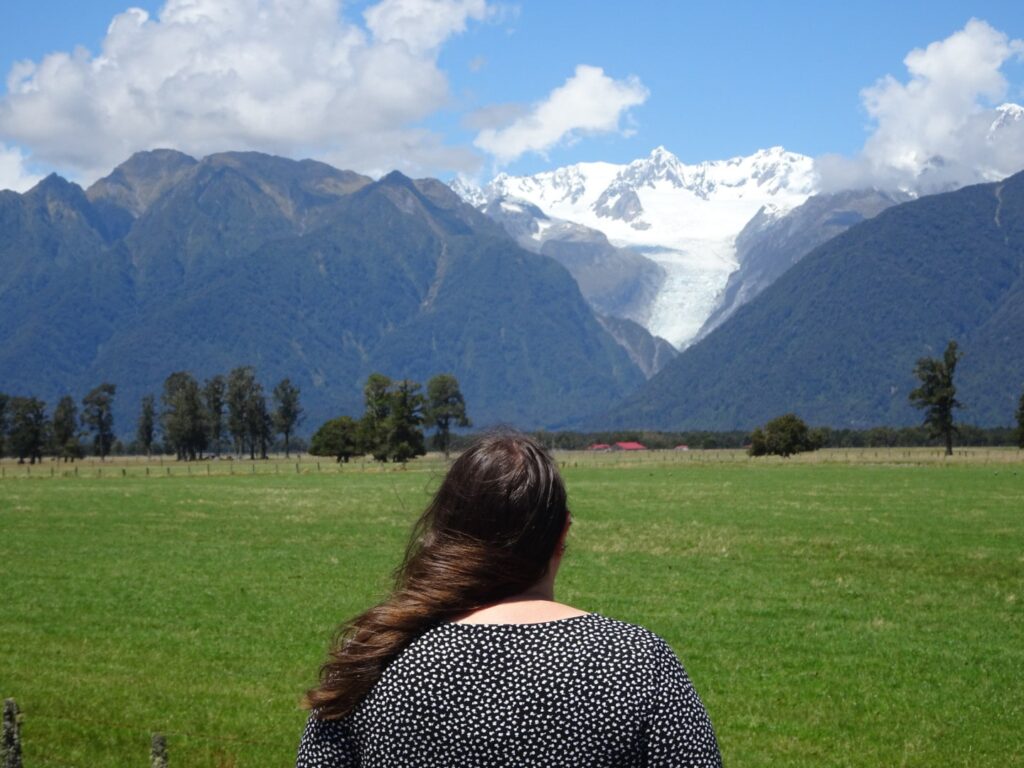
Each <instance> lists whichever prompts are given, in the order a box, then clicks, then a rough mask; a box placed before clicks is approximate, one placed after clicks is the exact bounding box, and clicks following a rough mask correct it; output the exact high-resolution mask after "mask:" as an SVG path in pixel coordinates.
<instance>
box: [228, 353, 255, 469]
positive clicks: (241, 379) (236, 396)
mask: <svg viewBox="0 0 1024 768" xmlns="http://www.w3.org/2000/svg"><path fill="white" fill-rule="evenodd" d="M255 388H256V374H255V372H254V371H253V369H252V368H251V367H250V366H248V365H243V366H240V367H238V368H235V369H234V370H232V371H231V373H229V374H228V386H227V405H228V432H229V433H230V434H231V439H232V442H233V443H234V448H235V453H236V454H238V456H239V457H241V455H242V453H243V452H244V451H245V447H246V439H247V438H248V436H249V416H250V414H249V410H250V408H251V401H252V399H253V391H254V390H255Z"/></svg>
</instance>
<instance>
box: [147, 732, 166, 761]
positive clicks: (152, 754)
mask: <svg viewBox="0 0 1024 768" xmlns="http://www.w3.org/2000/svg"><path fill="white" fill-rule="evenodd" d="M149 759H150V766H151V768H167V739H166V738H164V735H163V734H162V733H154V734H153V742H152V744H151V746H150V748H149Z"/></svg>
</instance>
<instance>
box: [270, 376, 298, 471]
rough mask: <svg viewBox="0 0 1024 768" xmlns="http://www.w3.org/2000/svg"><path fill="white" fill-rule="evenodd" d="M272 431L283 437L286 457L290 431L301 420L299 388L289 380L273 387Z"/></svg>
mask: <svg viewBox="0 0 1024 768" xmlns="http://www.w3.org/2000/svg"><path fill="white" fill-rule="evenodd" d="M274 403H275V405H276V407H275V408H274V416H273V418H274V430H275V431H276V432H280V433H281V434H282V435H284V455H285V458H287V457H288V455H289V453H288V440H289V438H291V435H292V431H293V430H294V429H295V426H296V425H297V424H298V423H299V420H300V419H301V418H302V406H301V405H299V388H298V387H296V386H295V385H294V384H292V382H291V380H290V379H282V380H281V382H280V383H279V384H278V385H277V386H276V387H274Z"/></svg>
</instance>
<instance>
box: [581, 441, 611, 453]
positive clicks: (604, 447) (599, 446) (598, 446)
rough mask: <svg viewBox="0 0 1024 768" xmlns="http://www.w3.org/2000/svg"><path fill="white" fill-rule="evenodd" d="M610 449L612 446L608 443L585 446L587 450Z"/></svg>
mask: <svg viewBox="0 0 1024 768" xmlns="http://www.w3.org/2000/svg"><path fill="white" fill-rule="evenodd" d="M611 449H612V447H611V446H610V445H608V443H594V444H593V445H588V446H587V450H588V451H610V450H611Z"/></svg>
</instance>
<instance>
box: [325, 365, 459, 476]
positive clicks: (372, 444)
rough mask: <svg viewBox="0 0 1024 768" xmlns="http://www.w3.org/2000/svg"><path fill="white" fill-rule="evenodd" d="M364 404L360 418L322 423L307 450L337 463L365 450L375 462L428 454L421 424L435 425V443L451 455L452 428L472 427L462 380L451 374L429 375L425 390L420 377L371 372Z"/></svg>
mask: <svg viewBox="0 0 1024 768" xmlns="http://www.w3.org/2000/svg"><path fill="white" fill-rule="evenodd" d="M363 403H364V411H363V415H362V417H361V418H359V419H355V418H353V417H351V416H339V417H338V418H336V419H331V420H330V421H328V422H326V423H325V424H323V425H322V426H321V427H320V428H319V429H318V430H317V431H316V433H315V434H314V435H313V440H312V442H311V443H310V448H309V452H310V453H312V454H314V455H316V456H333V457H335V459H337V461H339V462H342V461H348V460H349V459H350V458H352V457H353V456H364V455H366V454H371V455H372V456H373V458H374V459H376V460H377V461H388V460H391V461H398V462H405V461H408V460H409V459H411V458H414V457H415V456H422V455H423V454H424V453H426V445H425V442H424V437H423V430H422V428H421V427H423V426H424V425H426V426H427V427H428V428H433V429H434V447H435V448H436V449H438V450H441V451H444V455H445V458H447V457H448V454H449V451H450V449H451V438H452V434H451V430H452V427H469V426H471V422H470V420H469V417H468V416H467V415H466V400H465V397H463V395H462V391H461V389H460V387H459V382H458V380H457V379H456V378H455V377H454V376H452V375H451V374H447V373H443V374H439V375H437V376H434V377H433V378H432V379H430V380H429V381H428V382H427V391H426V394H424V393H423V391H422V387H421V385H420V384H419V383H418V382H415V381H410V380H409V379H401V380H399V381H392V380H391V379H389V378H388V377H387V376H385V375H383V374H381V373H373V374H370V376H369V378H367V380H366V384H365V386H364V387H363Z"/></svg>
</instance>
